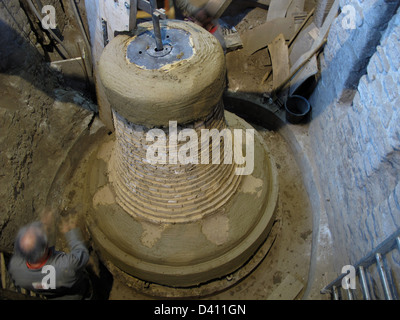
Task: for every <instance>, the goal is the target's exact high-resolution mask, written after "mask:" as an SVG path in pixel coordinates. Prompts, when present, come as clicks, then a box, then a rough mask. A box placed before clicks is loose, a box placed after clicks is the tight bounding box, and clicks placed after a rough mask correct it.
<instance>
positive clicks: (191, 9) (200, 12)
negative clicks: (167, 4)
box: [174, 0, 214, 31]
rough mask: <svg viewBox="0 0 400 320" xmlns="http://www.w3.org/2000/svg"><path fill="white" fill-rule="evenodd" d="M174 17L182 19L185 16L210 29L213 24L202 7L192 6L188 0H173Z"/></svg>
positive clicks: (211, 18)
mask: <svg viewBox="0 0 400 320" xmlns="http://www.w3.org/2000/svg"><path fill="white" fill-rule="evenodd" d="M174 7H175V17H176V18H177V19H180V20H183V19H185V18H189V19H193V20H194V22H195V23H197V24H199V25H201V26H202V27H203V28H205V29H206V30H208V31H210V30H211V29H212V28H213V27H214V24H213V22H212V20H213V17H211V16H210V15H209V14H208V12H207V11H206V10H205V9H204V8H199V7H197V6H194V5H193V4H192V3H191V1H190V0H174Z"/></svg>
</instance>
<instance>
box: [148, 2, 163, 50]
mask: <svg viewBox="0 0 400 320" xmlns="http://www.w3.org/2000/svg"><path fill="white" fill-rule="evenodd" d="M150 8H151V18H152V20H153V29H154V35H155V38H156V47H157V51H162V50H163V49H164V47H163V43H162V39H161V27H160V16H159V15H158V14H157V13H156V12H154V11H155V10H156V9H157V3H156V0H150Z"/></svg>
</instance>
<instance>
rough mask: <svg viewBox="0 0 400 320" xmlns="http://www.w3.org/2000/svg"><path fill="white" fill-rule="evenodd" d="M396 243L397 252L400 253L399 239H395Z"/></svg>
mask: <svg viewBox="0 0 400 320" xmlns="http://www.w3.org/2000/svg"><path fill="white" fill-rule="evenodd" d="M396 243H397V250H399V253H400V237H397V238H396Z"/></svg>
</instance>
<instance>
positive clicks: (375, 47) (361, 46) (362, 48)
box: [310, 0, 400, 279]
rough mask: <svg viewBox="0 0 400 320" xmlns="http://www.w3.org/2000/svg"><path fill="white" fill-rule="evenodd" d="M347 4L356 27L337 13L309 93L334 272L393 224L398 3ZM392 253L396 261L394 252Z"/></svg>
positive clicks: (398, 157)
mask: <svg viewBox="0 0 400 320" xmlns="http://www.w3.org/2000/svg"><path fill="white" fill-rule="evenodd" d="M349 4H350V5H352V6H353V7H354V8H355V12H356V28H355V29H345V28H343V23H342V21H343V19H344V18H346V13H345V12H344V11H342V12H341V13H340V15H339V16H338V17H337V19H336V20H335V22H334V24H333V25H332V28H331V30H330V33H329V37H328V43H327V45H326V48H325V50H324V61H323V71H322V73H321V79H320V81H319V83H318V86H317V88H316V90H315V91H314V93H313V95H312V96H311V98H310V102H311V104H312V106H313V121H312V122H311V123H310V137H311V143H312V148H313V151H314V154H315V163H316V165H317V167H318V173H319V179H320V184H321V186H322V196H323V198H324V202H325V209H326V212H327V215H328V220H329V226H330V229H331V233H332V237H333V241H334V246H335V249H336V254H337V255H336V257H337V259H335V263H336V264H337V266H336V267H337V268H338V270H340V268H341V266H343V265H345V264H349V263H355V262H357V261H358V260H359V259H361V258H362V257H363V256H364V255H365V254H366V253H367V252H368V251H370V250H371V249H372V248H374V247H375V246H376V245H377V244H378V243H379V242H380V241H382V240H383V239H384V238H386V237H387V236H388V235H390V234H391V233H392V232H393V231H395V230H396V229H397V228H399V227H400V119H399V115H400V109H399V108H400V93H399V88H400V69H399V68H400V54H399V52H400V10H399V11H397V9H398V7H399V3H398V2H397V1H383V0H358V1H341V8H342V9H343V8H344V6H346V5H349ZM393 259H394V260H395V262H396V263H397V264H398V265H399V264H400V256H399V255H397V256H396V255H394V256H393ZM398 274H399V275H400V273H398ZM397 279H399V278H397Z"/></svg>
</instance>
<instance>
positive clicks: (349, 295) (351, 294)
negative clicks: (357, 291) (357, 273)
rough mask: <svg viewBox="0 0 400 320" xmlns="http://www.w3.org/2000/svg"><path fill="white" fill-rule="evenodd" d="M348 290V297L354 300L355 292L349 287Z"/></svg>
mask: <svg viewBox="0 0 400 320" xmlns="http://www.w3.org/2000/svg"><path fill="white" fill-rule="evenodd" d="M346 291H347V297H348V298H349V300H354V297H353V292H351V289H350V288H348V289H347V290H346Z"/></svg>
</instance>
